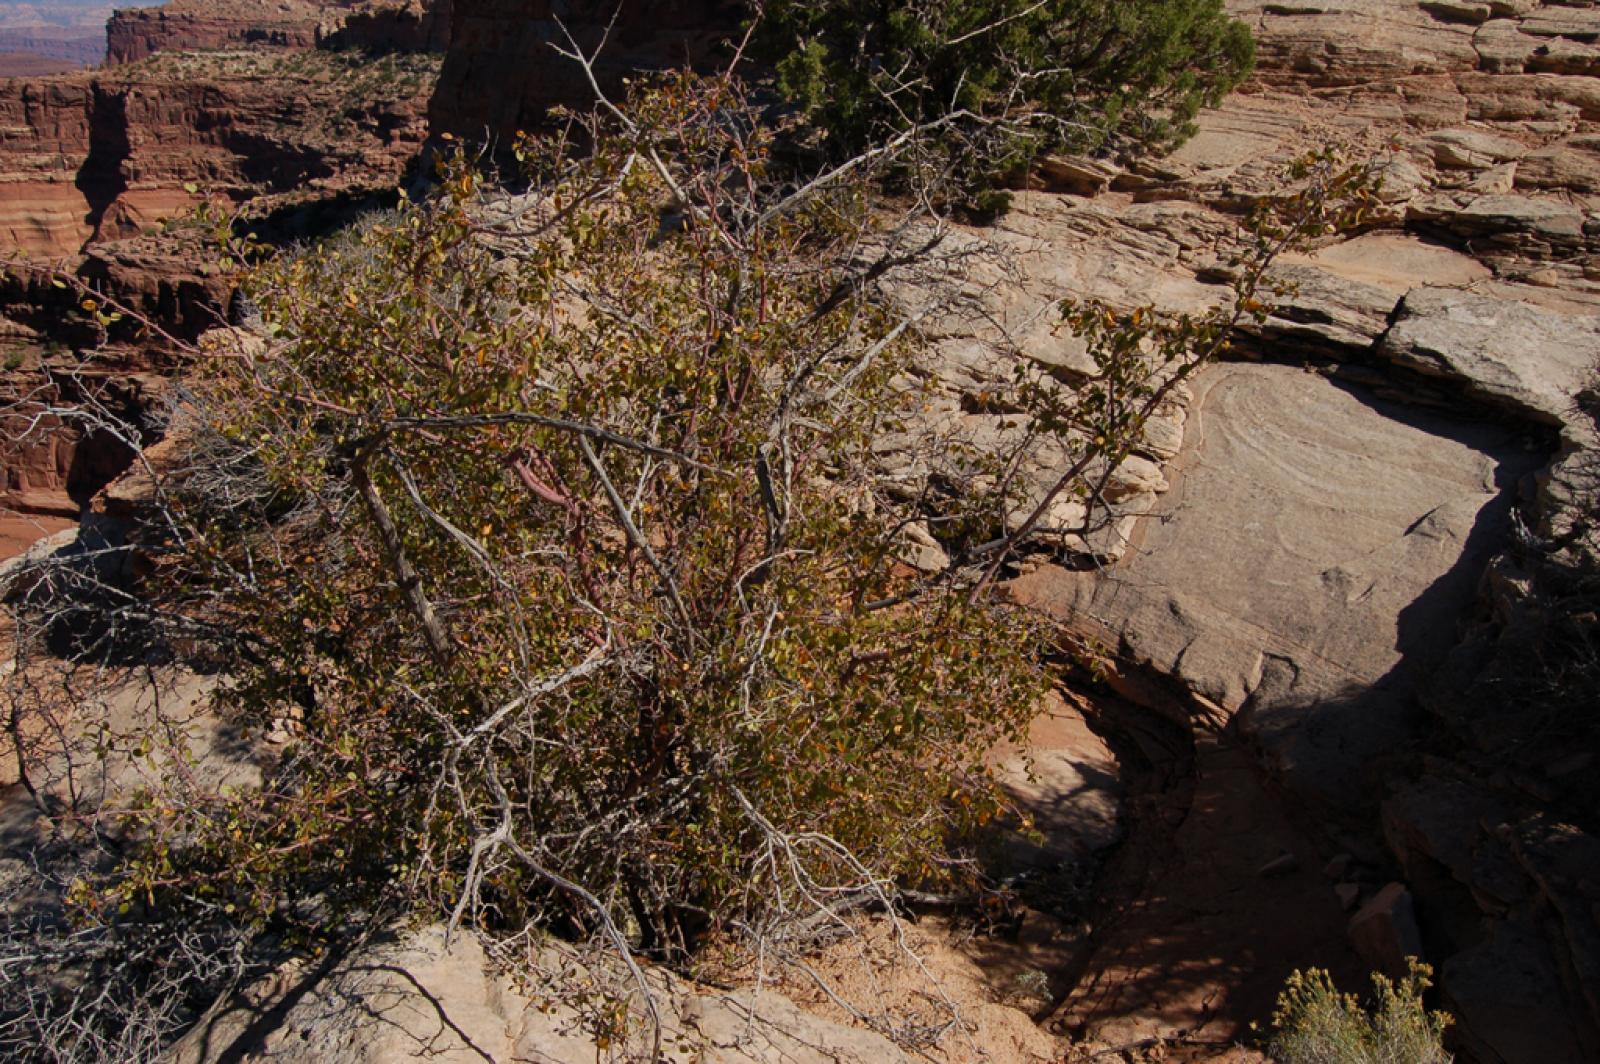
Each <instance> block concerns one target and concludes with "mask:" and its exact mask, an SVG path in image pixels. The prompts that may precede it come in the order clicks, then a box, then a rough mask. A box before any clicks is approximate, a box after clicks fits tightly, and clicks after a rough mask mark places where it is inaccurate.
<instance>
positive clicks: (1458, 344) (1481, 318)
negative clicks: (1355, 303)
mask: <svg viewBox="0 0 1600 1064" xmlns="http://www.w3.org/2000/svg"><path fill="white" fill-rule="evenodd" d="M1597 350H1600V317H1566V316H1559V315H1553V314H1549V313H1544V312H1541V311H1539V310H1536V309H1535V308H1534V307H1532V306H1529V305H1527V304H1525V303H1520V302H1513V301H1507V300H1504V299H1492V298H1486V297H1483V296H1478V295H1474V294H1472V293H1471V292H1463V291H1459V290H1456V289H1443V288H1419V289H1417V290H1415V291H1413V292H1410V293H1408V294H1407V295H1406V297H1405V300H1404V301H1403V302H1402V303H1401V305H1400V308H1399V310H1398V316H1397V320H1396V321H1395V324H1394V326H1393V328H1391V329H1390V330H1389V332H1388V334H1387V335H1385V336H1384V338H1383V340H1382V342H1381V343H1380V344H1379V345H1378V348H1377V353H1378V354H1379V356H1380V357H1382V358H1385V359H1388V360H1390V361H1392V362H1394V363H1396V364H1398V365H1401V366H1404V367H1406V368H1407V369H1412V370H1416V371H1417V372H1419V373H1424V374H1427V375H1429V376H1436V377H1443V378H1445V379H1448V380H1450V381H1452V382H1455V383H1458V384H1459V385H1461V386H1462V387H1463V388H1464V389H1465V391H1466V392H1467V393H1468V394H1469V395H1471V396H1473V397H1475V398H1477V399H1480V400H1482V401H1485V402H1489V403H1492V404H1495V405H1498V406H1501V407H1504V408H1505V409H1507V410H1509V411H1511V412H1512V413H1515V414H1517V415H1519V416H1522V417H1526V418H1531V419H1534V420H1537V421H1541V422H1544V423H1547V424H1551V425H1561V424H1564V423H1565V422H1567V421H1568V420H1569V419H1570V418H1571V417H1572V415H1573V398H1572V397H1573V396H1575V395H1576V394H1577V393H1578V391H1579V389H1580V388H1582V387H1583V386H1584V384H1585V383H1586V382H1587V381H1588V378H1589V375H1590V374H1591V373H1592V372H1593V368H1594V353H1595V352H1596V351H1597Z"/></svg>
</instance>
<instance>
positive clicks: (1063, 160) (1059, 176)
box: [1033, 155, 1121, 196]
mask: <svg viewBox="0 0 1600 1064" xmlns="http://www.w3.org/2000/svg"><path fill="white" fill-rule="evenodd" d="M1120 172H1121V171H1120V170H1118V168H1117V167H1115V166H1112V165H1110V164H1109V163H1104V162H1101V161H1100V160H1098V159H1089V158H1086V157H1084V156H1080V155H1047V156H1045V157H1044V158H1042V159H1040V160H1039V161H1038V162H1037V163H1035V164H1034V174H1033V177H1034V182H1033V183H1034V185H1035V187H1037V188H1041V189H1043V190H1044V191H1046V192H1057V193H1066V194H1069V195H1074V196H1097V195H1099V194H1100V193H1102V192H1104V191H1105V190H1106V189H1108V188H1110V187H1111V182H1112V180H1113V179H1114V178H1116V177H1117V175H1118V174H1119V173H1120Z"/></svg>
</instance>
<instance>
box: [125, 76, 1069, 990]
mask: <svg viewBox="0 0 1600 1064" xmlns="http://www.w3.org/2000/svg"><path fill="white" fill-rule="evenodd" d="M623 121H624V123H625V125H624V127H623V128H622V129H620V130H615V129H612V130H607V129H598V128H597V130H596V131H595V137H594V149H593V151H592V153H591V154H589V155H587V156H586V157H585V158H584V159H583V161H582V162H579V163H571V162H569V161H568V160H567V159H565V158H564V157H563V156H562V154H561V151H560V148H559V146H540V145H531V144H530V145H527V146H525V148H524V151H525V153H531V155H532V156H533V157H532V158H531V159H530V163H531V165H532V168H533V170H534V172H535V173H536V174H538V175H543V176H542V177H541V178H540V183H539V184H538V185H537V188H536V191H535V193H533V194H532V196H531V198H529V199H527V200H524V201H523V204H524V205H523V207H522V208H521V209H520V211H519V212H518V213H516V214H515V218H516V219H517V221H516V223H515V224H510V223H505V224H500V223H496V222H494V221H493V220H492V219H493V218H495V217H496V216H497V215H496V213H495V209H494V208H493V207H492V205H491V204H490V203H489V202H487V199H488V194H487V191H486V190H485V189H484V187H483V186H482V185H481V184H480V181H479V179H478V178H477V177H476V176H475V175H474V173H473V171H472V170H471V169H470V168H469V167H467V166H465V165H457V166H454V167H452V168H450V169H449V170H448V172H447V173H446V174H445V175H444V180H443V190H442V194H441V196H440V198H439V199H437V200H436V201H434V202H430V203H428V204H425V205H420V206H406V207H404V208H402V210H401V211H400V212H399V213H398V214H397V215H395V216H392V217H390V218H380V219H378V220H375V221H374V222H372V223H370V224H368V225H367V226H365V227H363V228H361V229H359V230H357V231H355V232H352V233H351V234H349V235H348V236H347V237H345V238H344V239H343V240H341V241H338V242H334V243H331V244H329V245H325V246H322V247H318V248H313V249H308V250H306V251H305V252H304V253H302V254H299V255H297V256H292V257H289V258H286V259H283V260H280V261H278V262H277V263H275V264H273V265H270V266H267V267H266V268H264V269H263V270H262V271H260V272H259V273H258V274H257V275H256V277H255V278H254V281H253V285H252V288H253V292H252V295H253V298H254V299H255V301H256V302H257V304H258V305H259V306H260V308H261V311H262V314H263V317H264V319H265V321H266V322H267V329H268V330H270V331H272V332H274V333H275V335H276V340H275V341H274V342H273V345H272V351H271V353H270V355H254V356H252V355H249V354H241V355H240V356H239V357H237V358H235V359H232V360H229V361H227V362H225V364H224V368H223V369H222V370H221V371H220V372H218V373H217V374H216V375H214V376H213V377H212V378H211V379H210V380H209V381H207V382H205V383H203V384H202V385H201V386H200V391H201V393H202V395H203V397H204V400H203V402H202V404H201V411H202V413H201V415H200V416H199V419H198V420H197V421H196V422H195V423H194V424H193V426H192V427H191V429H190V430H189V432H190V445H189V446H190V448H191V451H190V458H189V471H188V472H187V473H186V474H185V475H184V476H182V477H180V478H178V480H177V482H176V483H175V484H174V486H173V489H172V490H173V497H174V498H175V499H176V500H177V501H178V502H180V503H181V504H182V505H181V506H180V507H179V513H178V515H177V516H176V518H175V521H174V524H175V525H176V526H178V527H181V528H182V529H183V532H182V533H181V535H180V537H179V541H178V542H174V543H172V544H171V554H170V555H169V556H168V557H167V558H166V559H165V560H164V565H165V567H166V571H167V572H168V574H169V580H171V581H172V582H173V583H174V586H176V587H177V588H178V589H179V591H180V592H181V593H183V594H186V595H188V596H189V597H190V601H191V603H192V607H191V608H194V609H201V610H203V611H204V612H205V613H206V615H207V617H208V618H209V621H210V623H211V624H213V625H221V626H223V627H224V628H226V629H227V630H228V631H229V632H230V633H231V634H232V635H233V637H234V638H233V641H232V643H231V650H232V652H233V653H234V654H235V655H236V657H235V663H234V668H233V674H234V683H233V684H232V685H231V686H230V688H229V690H228V692H227V694H226V696H225V701H226V703H227V704H228V706H229V712H230V714H231V715H232V716H233V717H234V719H236V720H237V721H239V722H240V723H241V724H243V725H245V726H246V727H247V728H249V729H250V730H251V731H253V732H255V733H258V734H259V733H264V732H267V731H269V730H278V731H281V732H286V733H288V734H289V735H290V736H291V737H292V738H291V741H290V742H289V743H288V744H287V748H286V752H285V754H284V756H283V758H282V760H281V763H280V764H279V765H278V766H277V768H276V770H275V771H274V772H273V773H272V775H271V777H270V778H269V780H268V782H267V784H266V785H265V786H264V787H262V788H261V789H260V790H259V791H253V792H250V793H247V794H241V795H235V796H232V797H226V798H213V799H196V804H193V805H190V806H189V807H188V809H187V810H186V811H183V812H180V814H179V815H178V817H177V818H176V819H174V818H171V817H168V816H166V815H164V814H162V815H158V816H155V817H153V818H152V821H151V823H150V825H149V832H150V834H151V835H152V836H153V837H157V838H159V839H160V840H162V841H161V844H160V845H158V846H156V847H155V848H154V849H153V850H152V851H151V853H149V854H148V855H147V856H146V858H145V859H144V861H143V862H142V863H141V864H140V865H139V866H137V867H136V868H134V869H132V870H131V872H130V876H129V878H127V879H126V880H125V881H124V883H123V884H122V886H121V888H119V889H120V890H121V891H122V892H123V893H124V894H126V895H127V896H129V897H134V898H148V897H151V896H155V897H157V898H158V899H160V898H163V897H164V898H165V899H167V901H168V902H169V903H170V904H182V899H183V898H184V897H185V896H195V897H203V898H205V899H207V900H208V903H209V904H216V903H217V902H219V901H221V902H225V904H226V905H228V906H231V907H232V908H233V910H235V911H237V912H240V913H241V914H247V915H248V917H249V918H253V919H258V920H262V921H268V920H272V919H281V918H284V917H285V915H286V914H287V913H288V912H289V911H290V910H291V909H293V908H294V903H293V901H292V899H296V898H307V897H314V898H316V899H317V906H316V909H317V912H318V916H317V918H316V919H317V920H318V922H319V923H322V924H327V923H328V922H329V921H330V920H331V919H332V918H331V917H330V916H329V915H328V914H330V913H338V912H353V911H361V912H365V911H370V909H371V907H373V906H375V905H377V904H379V903H380V901H383V900H384V899H388V900H391V901H393V900H398V901H399V903H400V904H401V905H403V906H404V907H406V908H408V909H410V910H412V911H414V912H419V913H421V914H424V915H427V914H453V916H454V917H455V918H456V919H457V920H461V921H465V922H467V923H470V924H473V925H475V926H478V927H482V928H484V929H487V930H490V931H501V932H506V933H512V934H517V933H521V932H523V931H524V930H526V929H528V928H537V929H554V930H557V931H560V932H563V933H565V934H567V935H571V936H576V937H578V938H580V939H582V938H589V937H593V938H595V939H597V940H600V941H604V942H607V943H608V944H610V945H611V946H613V947H615V948H617V949H619V950H621V951H623V952H624V953H627V952H641V953H644V954H647V955H650V956H653V957H657V958H662V959H665V960H668V961H679V962H681V961H684V960H686V959H688V958H691V957H693V956H694V955H695V954H696V953H697V952H698V951H699V950H700V949H701V948H702V947H703V946H704V945H705V944H707V943H709V942H724V943H726V942H730V941H749V940H753V939H760V940H763V941H768V942H770V941H772V940H773V939H774V938H776V937H779V936H781V935H787V934H791V933H793V928H795V927H796V926H799V925H802V924H805V923H806V922H807V921H810V923H811V926H813V927H816V926H825V925H826V924H828V923H830V922H832V921H833V920H835V919H836V918H837V915H838V914H839V913H840V912H843V911H846V910H848V909H850V908H852V907H854V906H859V905H863V904H883V903H884V902H886V901H887V898H888V895H889V894H890V892H891V887H890V884H891V883H893V882H896V881H899V882H910V883H915V884H917V885H920V886H923V887H927V888H932V889H950V888H953V887H961V886H963V885H970V884H971V883H972V882H973V875H974V873H973V872H972V871H971V866H970V864H969V863H967V862H964V861H963V860H961V859H960V858H961V844H962V840H963V839H964V838H965V837H966V836H967V835H969V834H970V832H971V831H972V829H974V828H975V827H976V826H978V825H980V824H981V823H983V822H984V821H986V820H988V819H989V818H991V817H992V816H994V815H995V814H996V813H997V812H998V811H999V810H1000V809H1001V807H1002V799H1001V796H1000V793H999V791H998V789H997V786H996V784H995V783H994V781H993V780H992V779H991V778H990V775H989V772H988V770H987V769H986V768H985V767H984V764H983V757H984V753H985V751H986V750H987V749H988V748H989V747H990V746H991V745H992V744H993V743H994V742H995V741H996V740H998V739H999V738H1001V737H1003V736H1015V735H1016V734H1017V733H1018V731H1019V730H1020V729H1021V728H1022V727H1023V726H1024V725H1025V723H1026V721H1027V719H1028V717H1029V716H1030V714H1031V709H1032V706H1033V704H1034V701H1035V698H1036V695H1037V693H1038V684H1039V677H1040V674H1039V672H1038V670H1037V668H1036V666H1035V664H1034V662H1033V657H1032V655H1033V649H1034V639H1035V635H1034V631H1033V629H1032V626H1031V624H1030V623H1029V622H1027V621H1026V620H1025V619H1024V618H1022V617H1021V616H1020V614H1018V613H1015V612H1012V611H1008V610H1006V609H1003V608H1000V607H998V606H996V605H994V604H992V603H990V602H988V601H987V600H985V599H983V598H982V597H973V596H969V595H964V594H960V593H958V592H957V591H956V590H955V589H953V588H940V587H937V586H930V587H928V588H925V589H923V593H921V594H918V595H916V596H914V597H910V598H908V599H906V600H905V601H898V602H897V601H896V595H897V591H898V590H899V589H900V587H901V580H902V577H901V576H900V575H898V572H899V570H898V569H897V563H896V561H895V558H896V553H897V550H896V535H897V534H898V529H899V527H900V526H901V525H902V524H903V520H902V514H901V510H900V509H897V507H901V506H902V504H900V503H897V502H895V501H894V500H893V499H890V498H889V497H887V496H886V495H884V494H882V493H881V492H880V491H879V490H878V488H877V486H876V485H875V483H874V482H873V480H872V478H871V476H870V475H869V470H868V468H867V465H866V460H867V458H868V456H869V454H870V451H869V449H868V448H867V447H866V443H867V441H868V440H869V439H871V438H872V437H873V435H874V434H876V433H881V432H883V431H886V430H887V429H888V428H889V427H891V425H892V423H893V418H894V410H895V409H896V407H897V400H896V397H895V396H894V395H893V394H891V392H890V391H889V389H888V383H889V381H890V379H891V377H892V376H893V375H894V374H895V373H896V372H897V371H898V369H899V368H900V366H901V364H902V363H903V360H904V357H905V354H906V350H907V348H906V345H905V343H904V341H903V339H902V336H903V332H902V331H901V330H899V329H896V328H893V327H892V323H891V321H890V319H889V318H888V316H887V315H886V313H885V311H884V310H883V309H882V308H881V307H880V306H878V305H877V304H876V303H875V301H874V300H873V298H872V297H871V286H870V285H868V284H864V283H861V277H860V275H859V274H852V273H850V272H849V270H850V267H849V266H847V263H848V262H849V255H850V253H851V252H853V251H855V250H857V249H858V248H859V247H860V242H861V241H862V240H863V239H866V238H867V236H868V231H867V228H866V227H867V224H868V218H869V214H868V212H867V211H866V210H865V209H864V201H863V200H862V198H861V197H860V196H859V192H858V190H857V191H852V192H849V193H848V194H840V195H834V196H830V197H824V198H822V199H821V200H818V201H816V202H813V203H810V204H809V205H806V206H803V207H801V208H799V209H798V210H797V211H796V212H793V213H780V214H778V215H776V216H773V217H770V218H764V214H763V212H762V211H760V210H758V209H757V208H758V207H759V206H760V204H758V203H754V202H747V201H743V200H741V199H739V198H738V196H737V195H736V194H735V193H736V192H737V191H738V190H746V189H754V188H758V187H759V182H758V181H756V180H755V178H756V177H757V175H759V172H760V168H761V167H762V166H763V165H764V158H765V153H766V149H767V134H766V132H764V131H763V129H762V127H761V126H760V125H759V124H758V123H757V122H755V121H754V117H753V112H751V111H750V110H749V109H748V108H747V107H746V106H745V105H744V104H743V102H742V100H741V99H740V98H739V96H738V93H737V91H736V90H735V89H733V88H732V87H730V86H728V85H726V84H724V83H709V84H701V83H698V82H693V81H681V82H674V83H672V84H670V85H668V86H667V87H665V88H663V89H661V90H659V91H656V92H652V93H650V94H646V95H643V96H641V97H640V98H638V99H636V100H635V101H634V103H633V105H632V106H631V107H630V109H629V117H627V118H625V119H624V120H623ZM657 137H659V138H661V139H663V140H670V141H671V143H673V144H674V146H675V150H676V152H677V154H676V155H675V156H674V157H673V158H671V159H670V160H668V161H664V162H662V163H661V165H660V166H659V167H657V166H655V165H652V163H651V162H650V161H649V159H648V158H647V156H646V155H643V154H641V153H640V150H639V149H638V145H639V144H640V143H641V142H649V141H650V140H651V139H653V138H657ZM730 190H733V191H730ZM669 205H675V206H674V207H673V209H672V210H670V211H668V213H667V215H666V216H665V217H664V216H663V209H664V207H668V206H669ZM908 398H913V399H914V397H908ZM177 804H179V805H182V804H184V803H177ZM952 847H953V848H952Z"/></svg>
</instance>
